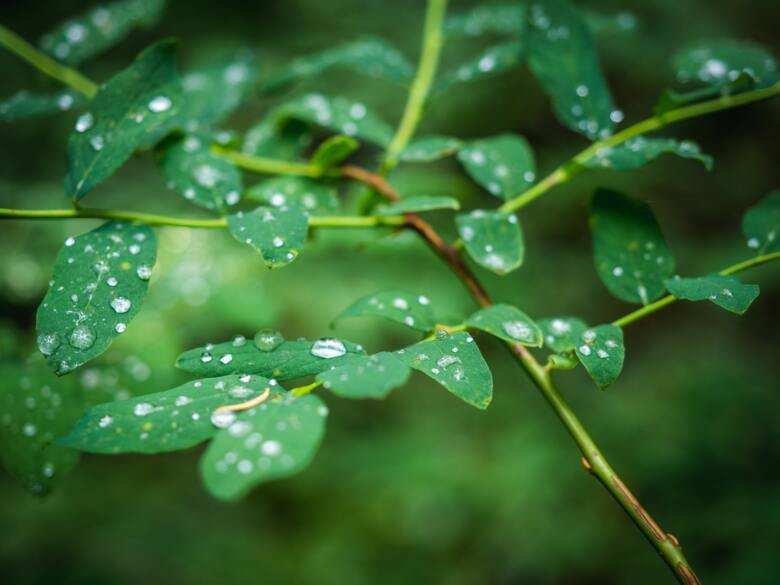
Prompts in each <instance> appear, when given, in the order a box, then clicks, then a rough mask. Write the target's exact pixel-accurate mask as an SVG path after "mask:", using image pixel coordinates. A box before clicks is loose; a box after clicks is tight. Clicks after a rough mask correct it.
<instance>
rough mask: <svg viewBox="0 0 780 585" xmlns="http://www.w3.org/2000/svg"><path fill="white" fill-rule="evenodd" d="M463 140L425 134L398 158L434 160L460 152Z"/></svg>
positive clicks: (417, 160)
mask: <svg viewBox="0 0 780 585" xmlns="http://www.w3.org/2000/svg"><path fill="white" fill-rule="evenodd" d="M461 144H462V142H461V141H460V140H458V139H457V138H451V137H449V136H425V137H423V138H418V139H417V140H413V141H412V142H410V143H409V145H408V146H407V147H406V148H404V149H403V150H402V151H401V152H400V153H398V159H399V160H402V161H403V162H432V161H435V160H438V159H440V158H445V157H447V156H451V155H453V154H455V153H456V152H458V149H459V148H460V147H461Z"/></svg>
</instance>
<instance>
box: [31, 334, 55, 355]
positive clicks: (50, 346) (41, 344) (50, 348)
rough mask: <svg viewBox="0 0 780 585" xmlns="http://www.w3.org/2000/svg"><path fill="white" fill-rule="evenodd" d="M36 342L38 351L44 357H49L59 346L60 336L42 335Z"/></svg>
mask: <svg viewBox="0 0 780 585" xmlns="http://www.w3.org/2000/svg"><path fill="white" fill-rule="evenodd" d="M37 341H38V349H39V350H41V353H42V354H43V355H45V356H50V355H51V354H53V353H54V351H55V350H56V349H57V348H58V347H59V346H60V336H59V335H57V334H56V333H43V334H41V335H39V336H38V340H37Z"/></svg>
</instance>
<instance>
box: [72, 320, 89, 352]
mask: <svg viewBox="0 0 780 585" xmlns="http://www.w3.org/2000/svg"><path fill="white" fill-rule="evenodd" d="M93 343H95V334H94V333H93V332H92V330H91V329H90V328H89V327H87V326H86V325H81V326H79V327H76V328H75V329H74V330H73V331H72V332H71V334H70V344H71V345H72V346H73V347H75V348H76V349H89V348H90V347H92V344H93Z"/></svg>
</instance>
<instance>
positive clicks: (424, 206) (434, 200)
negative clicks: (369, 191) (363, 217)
mask: <svg viewBox="0 0 780 585" xmlns="http://www.w3.org/2000/svg"><path fill="white" fill-rule="evenodd" d="M435 209H456V210H457V209H460V203H459V202H458V200H457V199H453V198H452V197H429V196H424V195H422V196H419V197H408V198H406V199H402V200H401V201H397V202H395V203H390V204H389V205H380V206H378V207H377V208H376V212H377V213H378V214H379V215H403V214H404V213H419V212H421V211H433V210H435Z"/></svg>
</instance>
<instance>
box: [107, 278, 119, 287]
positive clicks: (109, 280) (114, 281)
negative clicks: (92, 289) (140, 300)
mask: <svg viewBox="0 0 780 585" xmlns="http://www.w3.org/2000/svg"><path fill="white" fill-rule="evenodd" d="M106 284H107V285H108V286H116V285H117V284H119V281H118V280H117V279H116V278H114V277H113V276H109V277H108V278H107V279H106Z"/></svg>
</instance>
